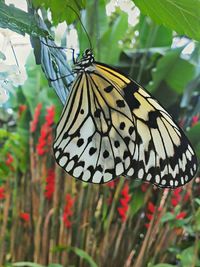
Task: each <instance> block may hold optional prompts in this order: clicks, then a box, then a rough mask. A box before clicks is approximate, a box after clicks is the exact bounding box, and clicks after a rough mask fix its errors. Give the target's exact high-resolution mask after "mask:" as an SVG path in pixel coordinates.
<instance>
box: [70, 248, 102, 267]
mask: <svg viewBox="0 0 200 267" xmlns="http://www.w3.org/2000/svg"><path fill="white" fill-rule="evenodd" d="M69 249H70V250H72V251H73V252H74V253H76V255H78V256H79V257H80V258H82V259H84V260H86V262H87V263H88V266H90V267H98V265H97V264H96V263H95V261H94V260H93V259H92V257H91V256H90V255H89V254H88V253H87V252H86V251H84V250H82V249H80V248H76V247H70V248H69Z"/></svg>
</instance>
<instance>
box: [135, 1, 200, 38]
mask: <svg viewBox="0 0 200 267" xmlns="http://www.w3.org/2000/svg"><path fill="white" fill-rule="evenodd" d="M133 2H134V3H135V4H136V5H137V6H138V8H139V9H140V10H141V12H142V13H144V14H145V15H148V16H149V17H151V18H152V19H153V20H154V21H155V22H156V23H158V24H163V25H165V26H166V27H169V28H171V29H173V30H175V31H176V32H177V33H179V34H186V35H188V36H189V37H191V38H193V39H195V40H200V1H199V0H133Z"/></svg>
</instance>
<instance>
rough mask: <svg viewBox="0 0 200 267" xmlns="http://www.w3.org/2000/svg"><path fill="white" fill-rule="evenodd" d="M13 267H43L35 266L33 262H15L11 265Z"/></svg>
mask: <svg viewBox="0 0 200 267" xmlns="http://www.w3.org/2000/svg"><path fill="white" fill-rule="evenodd" d="M13 266H16V267H45V266H43V265H40V264H37V263H34V262H28V261H24V262H23V261H22V262H15V263H13Z"/></svg>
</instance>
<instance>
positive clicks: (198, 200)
mask: <svg viewBox="0 0 200 267" xmlns="http://www.w3.org/2000/svg"><path fill="white" fill-rule="evenodd" d="M194 201H195V202H196V203H197V204H198V205H199V206H200V199H199V198H195V199H194Z"/></svg>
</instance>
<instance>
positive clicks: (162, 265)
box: [152, 263, 175, 267]
mask: <svg viewBox="0 0 200 267" xmlns="http://www.w3.org/2000/svg"><path fill="white" fill-rule="evenodd" d="M152 267H175V265H171V264H168V263H159V264H156V265H153V266H152Z"/></svg>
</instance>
